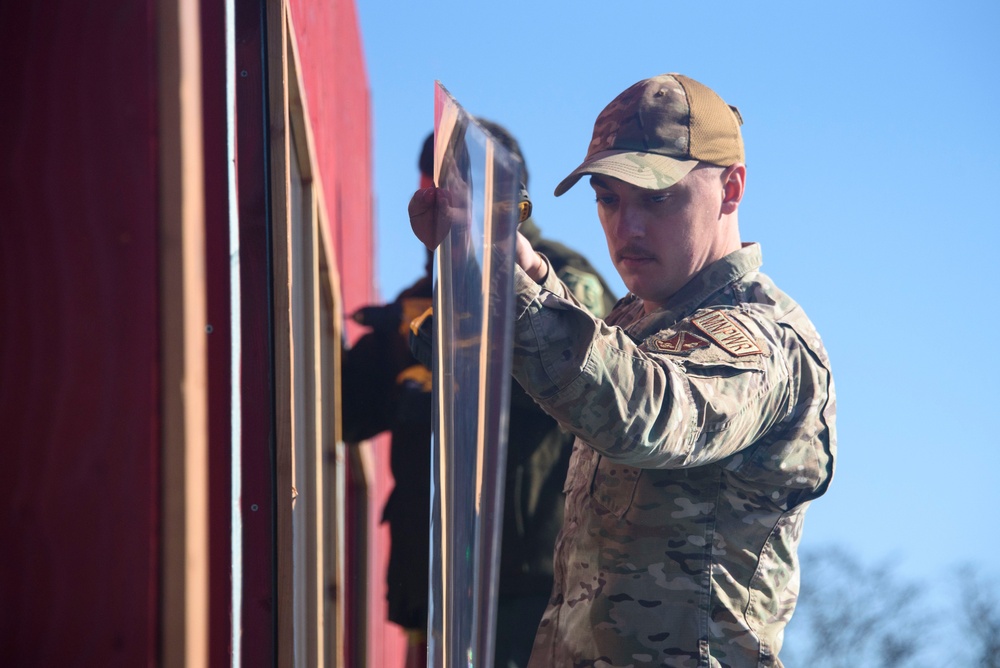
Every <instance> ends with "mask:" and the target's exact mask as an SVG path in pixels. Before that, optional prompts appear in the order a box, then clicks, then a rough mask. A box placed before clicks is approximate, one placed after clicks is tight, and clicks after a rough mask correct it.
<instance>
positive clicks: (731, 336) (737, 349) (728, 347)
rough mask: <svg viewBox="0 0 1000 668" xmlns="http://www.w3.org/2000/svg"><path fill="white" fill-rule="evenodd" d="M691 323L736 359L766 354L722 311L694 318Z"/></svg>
mask: <svg viewBox="0 0 1000 668" xmlns="http://www.w3.org/2000/svg"><path fill="white" fill-rule="evenodd" d="M691 323H692V324H693V325H694V326H695V327H697V328H698V329H700V330H701V331H703V332H705V333H706V334H708V335H709V336H710V337H712V340H713V341H715V342H716V343H717V344H719V346H721V347H722V349H723V350H725V351H726V352H727V353H729V354H730V355H733V356H734V357H744V356H746V355H761V354H763V352H764V351H763V350H761V349H760V346H758V345H757V342H756V341H754V340H753V337H752V336H750V335H749V334H748V333H747V331H746V330H745V329H743V327H742V326H740V324H739V323H737V322H736V321H735V320H734V319H733V318H731V317H730V316H728V315H726V314H725V313H723V312H722V311H710V312H708V313H706V314H705V315H700V316H698V317H697V318H692V319H691Z"/></svg>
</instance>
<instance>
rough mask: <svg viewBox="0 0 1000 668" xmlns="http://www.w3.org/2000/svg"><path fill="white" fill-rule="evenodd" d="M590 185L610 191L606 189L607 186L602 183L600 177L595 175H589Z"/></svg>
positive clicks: (602, 180)
mask: <svg viewBox="0 0 1000 668" xmlns="http://www.w3.org/2000/svg"><path fill="white" fill-rule="evenodd" d="M590 185H592V186H600V187H601V188H604V189H605V190H610V189H611V188H609V187H608V184H607V183H606V182H605V181H604V179H602V178H601V177H599V176H597V175H596V174H591V176H590Z"/></svg>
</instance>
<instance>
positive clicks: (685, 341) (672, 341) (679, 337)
mask: <svg viewBox="0 0 1000 668" xmlns="http://www.w3.org/2000/svg"><path fill="white" fill-rule="evenodd" d="M709 345H711V344H709V342H708V341H706V340H705V339H703V338H701V337H700V336H698V335H697V334H692V333H691V332H678V333H677V334H674V335H673V336H671V337H669V338H666V339H654V341H653V347H654V348H655V349H656V350H658V351H660V352H662V353H686V352H689V351H691V350H696V349H698V348H707V347H708V346H709Z"/></svg>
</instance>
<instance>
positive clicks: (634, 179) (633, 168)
mask: <svg viewBox="0 0 1000 668" xmlns="http://www.w3.org/2000/svg"><path fill="white" fill-rule="evenodd" d="M697 164H698V161H697V160H679V159H677V158H671V157H668V156H665V155H659V154H658V153H641V152H638V151H601V152H600V153H595V154H594V155H592V156H590V157H589V158H587V159H586V160H584V161H583V164H581V165H580V166H579V167H577V168H576V169H574V170H573V171H572V172H571V173H570V175H569V176H567V177H566V178H565V179H563V180H562V181H560V182H559V185H557V186H556V190H555V196H556V197H559V196H560V195H562V194H563V193H564V192H566V191H567V190H569V189H570V188H572V187H573V186H574V185H575V184H576V182H577V181H579V180H580V178H581V177H582V176H584V175H585V174H602V175H604V176H610V177H612V178H616V179H618V180H620V181H624V182H625V183H629V184H631V185H633V186H636V187H638V188H647V189H649V190H663V189H665V188H669V187H670V186H672V185H674V184H675V183H677V182H678V181H680V180H681V179H683V178H684V177H685V176H687V175H688V172H690V171H691V170H692V169H694V168H695V165H697Z"/></svg>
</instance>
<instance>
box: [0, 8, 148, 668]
mask: <svg viewBox="0 0 1000 668" xmlns="http://www.w3.org/2000/svg"><path fill="white" fill-rule="evenodd" d="M154 7H155V6H154V3H153V1H152V0H133V1H131V2H124V3H123V2H114V1H112V0H90V1H88V2H85V3H81V2H76V1H73V0H62V1H60V0H41V1H37V0H36V1H35V2H4V3H0V62H2V63H3V66H2V67H0V90H3V91H5V94H4V103H3V104H2V105H0V114H2V116H0V126H2V128H3V131H2V133H0V137H2V139H0V142H2V145H0V184H2V188H3V195H2V197H0V228H2V232H3V233H2V235H0V309H2V311H0V313H2V322H0V378H2V379H3V380H2V382H0V414H2V423H3V429H2V433H0V439H2V450H0V452H2V461H3V463H2V466H0V494H2V495H3V504H2V510H0V512H2V515H0V517H2V520H0V522H2V523H0V540H2V541H3V545H4V547H3V548H2V553H3V556H2V558H0V559H2V570H0V601H2V604H0V664H3V665H6V666H70V665H78V666H79V665H93V666H141V665H152V664H153V663H154V661H155V659H156V657H157V649H156V643H157V638H156V637H157V633H158V628H159V618H158V601H157V587H158V577H159V564H158V549H159V545H158V540H157V517H158V514H159V506H158V504H159V500H158V499H159V429H160V425H159V419H160V409H159V394H158V387H159V377H158V361H159V360H158V355H159V341H158V336H159V321H158V309H159V302H158V278H157V276H158V267H157V261H158V250H157V229H158V216H159V211H158V201H157V197H158V192H157V189H158V185H157V184H158V175H157V160H158V153H157V116H156V108H157V107H156V102H157V100H156V95H157V74H156V66H157V59H156V44H157V36H156V32H155V22H154V17H155V10H154Z"/></svg>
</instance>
